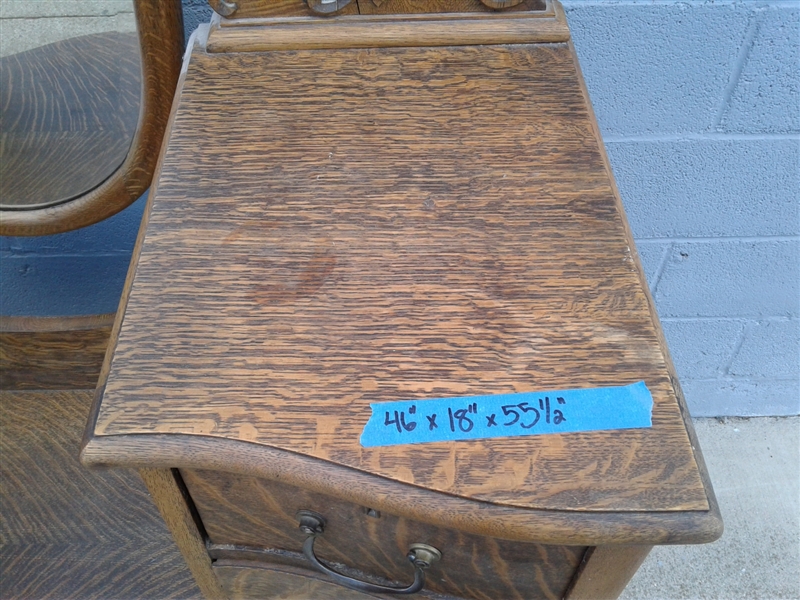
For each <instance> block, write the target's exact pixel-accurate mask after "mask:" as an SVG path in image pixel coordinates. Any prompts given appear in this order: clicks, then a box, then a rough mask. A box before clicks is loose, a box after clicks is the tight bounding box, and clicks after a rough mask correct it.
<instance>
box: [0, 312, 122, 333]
mask: <svg viewBox="0 0 800 600" xmlns="http://www.w3.org/2000/svg"><path fill="white" fill-rule="evenodd" d="M115 316H116V313H105V314H102V315H77V316H69V317H32V316H25V317H17V316H3V315H0V333H41V332H52V331H83V330H86V329H98V328H101V327H111V326H112V325H113V324H114V317H115Z"/></svg>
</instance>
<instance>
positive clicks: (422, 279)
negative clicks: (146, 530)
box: [82, 0, 722, 599]
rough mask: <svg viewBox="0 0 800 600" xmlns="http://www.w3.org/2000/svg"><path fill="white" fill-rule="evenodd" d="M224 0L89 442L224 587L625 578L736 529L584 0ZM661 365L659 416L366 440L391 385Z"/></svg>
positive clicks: (578, 376) (236, 591) (624, 374)
mask: <svg viewBox="0 0 800 600" xmlns="http://www.w3.org/2000/svg"><path fill="white" fill-rule="evenodd" d="M212 5H213V6H214V8H215V10H217V12H218V13H219V15H222V16H218V17H217V18H216V20H215V21H214V22H213V23H212V25H211V28H210V30H209V32H208V35H207V39H206V38H204V39H200V40H196V41H195V43H194V44H193V45H192V48H191V52H190V56H189V57H188V59H187V62H186V64H185V66H184V69H185V72H184V74H183V76H182V80H181V83H180V84H179V89H178V92H177V93H176V96H175V102H174V106H173V112H172V116H171V120H170V126H169V130H168V133H167V135H166V138H165V143H164V146H163V149H162V154H161V158H160V165H159V168H158V170H157V173H156V178H155V182H156V183H155V184H154V188H153V190H152V193H151V194H150V198H149V206H148V209H147V211H146V215H145V220H144V223H143V225H142V229H141V232H140V235H139V240H138V244H137V247H136V251H135V256H134V260H133V263H132V267H131V270H130V273H129V276H128V281H127V285H126V291H125V293H124V294H123V301H122V304H121V306H120V310H119V312H118V315H117V320H116V323H115V326H114V329H113V332H112V341H111V344H110V348H109V351H108V354H107V356H106V362H105V365H104V368H103V373H102V375H101V378H100V384H99V386H98V391H97V396H96V400H95V408H94V411H93V414H92V416H91V419H90V423H89V426H88V430H87V434H86V439H85V443H84V449H83V454H82V460H83V462H84V463H85V464H87V465H98V466H116V467H132V468H137V469H139V471H140V473H141V474H142V477H143V478H144V480H145V482H146V483H147V485H148V487H149V489H150V491H151V493H152V496H153V498H154V500H155V502H156V504H157V505H158V507H159V509H160V510H161V512H162V514H163V516H164V518H165V520H166V522H167V524H168V525H169V527H170V529H171V530H172V532H173V536H174V538H175V540H176V542H177V543H178V546H179V547H180V549H181V551H182V552H183V554H184V556H185V558H186V560H187V562H188V564H189V566H190V568H191V569H192V572H193V573H194V575H195V577H196V579H197V581H198V583H199V585H200V586H201V588H202V590H203V592H204V593H205V594H206V596H207V597H209V598H223V597H228V598H278V597H279V598H350V597H352V598H365V597H378V598H383V597H389V596H391V595H392V594H393V593H394V592H396V591H398V590H400V591H405V592H407V593H411V592H414V593H418V594H420V595H421V596H423V597H431V598H440V597H456V598H488V599H504V598H569V599H578V598H587V599H599V598H615V597H616V596H617V595H618V594H619V593H620V592H621V590H622V589H623V588H624V586H625V584H626V583H627V581H628V580H629V579H630V577H631V576H632V575H633V573H634V572H635V571H636V569H637V568H638V566H639V565H640V564H641V562H642V560H643V559H644V557H645V556H646V555H647V553H648V551H649V549H650V547H651V546H652V545H654V544H684V543H703V542H709V541H712V540H714V539H716V538H717V537H718V536H719V535H720V533H721V530H722V524H721V521H720V517H719V511H718V508H717V506H716V503H715V499H714V494H713V491H712V489H711V486H710V484H709V480H708V476H707V474H706V472H705V467H704V465H703V460H702V456H701V454H700V448H699V447H698V445H697V441H696V439H695V437H694V433H693V431H692V426H691V422H690V421H689V419H688V414H687V412H686V407H685V404H684V401H683V398H682V395H681V392H680V388H679V386H678V382H677V380H676V379H675V376H674V370H673V368H672V365H671V363H670V359H669V355H668V352H667V349H666V347H665V345H664V340H663V337H662V334H661V329H660V326H659V324H658V319H657V316H656V314H655V311H654V309H653V305H652V300H651V299H650V297H649V294H648V291H647V287H646V283H645V279H644V276H643V274H642V270H641V266H640V264H639V261H638V258H637V256H636V252H635V248H634V244H633V241H632V238H631V234H630V231H629V229H628V226H627V223H626V220H625V216H624V212H623V209H622V206H621V203H620V201H619V197H618V195H617V192H616V189H615V187H614V182H613V178H612V175H611V172H610V170H609V167H608V162H607V159H606V157H605V153H604V150H603V145H602V142H601V140H600V136H599V134H598V131H597V126H596V123H595V120H594V117H593V115H592V112H591V108H590V103H589V99H588V97H587V94H586V89H585V87H584V85H583V81H582V79H581V76H580V72H579V69H578V65H577V62H576V57H575V52H574V49H573V48H572V46H571V44H570V35H569V30H568V27H567V24H566V20H565V17H564V13H563V10H562V8H561V6H560V5H559V4H558V3H557V2H554V1H551V0H547V1H546V2H545V1H539V0H525V1H523V2H514V1H513V0H511V1H508V0H505V1H503V0H493V1H489V0H486V3H485V4H483V3H481V2H479V1H478V0H452V1H450V0H417V1H415V0H383V1H380V0H352V1H351V2H347V1H346V0H333V1H332V2H324V1H322V0H318V1H317V0H309V3H308V4H306V2H305V0H279V1H275V0H237V2H236V3H233V2H226V1H223V0H219V1H218V2H212ZM639 381H643V382H645V384H646V386H647V389H648V390H649V391H650V392H651V393H652V399H653V406H652V426H649V427H638V428H630V429H616V430H614V429H611V430H601V431H576V432H572V433H555V434H548V435H518V436H514V437H502V436H500V437H491V438H481V439H470V440H455V441H431V442H428V443H417V444H411V445H383V446H381V445H378V446H367V445H362V444H361V435H362V431H363V430H364V427H365V424H366V423H367V421H368V420H369V418H370V415H371V408H370V405H371V404H372V403H381V402H389V401H407V400H409V401H418V402H419V404H418V406H424V404H423V403H424V402H425V401H426V400H427V399H434V398H454V397H459V398H460V397H471V396H483V395H486V396H493V395H499V394H512V393H520V392H530V391H536V390H569V389H576V388H588V389H594V388H604V387H609V386H625V385H628V384H633V383H635V382H639ZM548 401H549V400H548ZM554 401H555V400H554ZM541 406H542V410H544V408H543V407H544V405H543V404H542V405H541ZM548 406H549V405H548ZM601 408H602V407H601ZM526 410H527V409H526ZM548 410H549V408H548ZM537 414H538V413H537ZM418 416H419V415H418ZM542 418H543V419H544V416H542ZM568 418H570V417H568ZM420 419H421V416H420ZM537 419H538V417H537ZM548 420H549V417H548ZM388 421H389V418H388V413H387V422H388ZM394 421H396V417H395V419H394V420H392V422H394ZM451 423H452V421H451ZM445 425H446V424H442V426H443V427H444V426H445ZM404 426H405V422H404ZM420 427H422V425H420ZM432 427H433V425H431V428H432ZM397 428H398V431H400V425H399V424H398V425H397ZM412 582H413V583H412ZM387 588H394V589H387ZM420 588H421V591H418V590H419V589H420Z"/></svg>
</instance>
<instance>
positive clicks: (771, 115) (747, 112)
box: [720, 4, 800, 133]
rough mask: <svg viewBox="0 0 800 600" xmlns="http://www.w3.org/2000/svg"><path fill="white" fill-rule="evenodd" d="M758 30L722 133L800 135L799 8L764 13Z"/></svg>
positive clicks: (724, 116) (757, 25)
mask: <svg viewBox="0 0 800 600" xmlns="http://www.w3.org/2000/svg"><path fill="white" fill-rule="evenodd" d="M753 27H755V28H756V31H757V33H756V35H755V38H754V40H753V44H752V47H751V48H750V51H749V53H748V55H747V63H746V64H745V65H744V66H743V68H742V71H741V75H740V76H739V78H738V81H737V84H736V87H735V89H734V90H733V93H732V95H731V98H730V102H729V104H728V106H727V108H726V110H725V111H724V113H723V114H722V119H721V123H720V129H721V130H723V131H731V132H742V133H797V132H800V100H799V98H800V77H799V76H798V71H799V70H800V8H798V4H795V5H794V6H791V5H789V6H777V7H770V8H768V9H765V10H761V11H759V13H758V14H757V15H756V21H755V23H754V24H753Z"/></svg>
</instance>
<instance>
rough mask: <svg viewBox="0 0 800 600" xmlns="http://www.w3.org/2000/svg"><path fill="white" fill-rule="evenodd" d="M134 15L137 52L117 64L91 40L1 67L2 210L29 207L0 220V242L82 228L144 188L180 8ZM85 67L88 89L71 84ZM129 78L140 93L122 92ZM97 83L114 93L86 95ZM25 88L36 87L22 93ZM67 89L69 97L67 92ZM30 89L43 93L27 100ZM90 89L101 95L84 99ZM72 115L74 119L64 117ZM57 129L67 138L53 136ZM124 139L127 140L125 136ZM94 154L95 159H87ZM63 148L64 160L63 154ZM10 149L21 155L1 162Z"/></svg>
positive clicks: (168, 90) (147, 3)
mask: <svg viewBox="0 0 800 600" xmlns="http://www.w3.org/2000/svg"><path fill="white" fill-rule="evenodd" d="M134 8H135V12H136V25H137V30H138V36H139V43H138V47H139V51H138V52H137V51H136V50H135V46H136V45H134V48H130V51H126V52H127V53H126V54H125V55H124V57H121V56H120V55H119V54H117V53H113V52H111V51H110V50H109V47H108V43H111V42H110V41H109V40H108V39H106V38H105V37H103V36H101V37H99V38H91V39H92V40H94V41H92V42H91V43H92V45H94V46H95V49H94V50H92V49H91V48H87V47H85V46H86V45H85V44H82V43H81V42H80V41H72V40H70V41H66V42H62V43H60V44H58V45H56V46H54V47H53V48H50V49H49V50H46V49H43V50H41V51H40V52H33V54H32V55H31V54H29V53H25V54H26V55H27V56H35V57H36V59H35V60H28V61H26V62H25V63H24V64H23V63H22V62H20V61H19V60H18V59H19V58H20V57H18V58H16V59H15V58H13V57H10V58H9V59H8V60H6V59H3V60H4V61H5V62H4V68H3V70H4V71H5V70H6V69H5V65H6V64H7V65H8V66H9V69H8V75H9V77H10V78H11V79H10V82H9V81H8V80H6V81H5V82H3V85H2V86H0V92H2V93H3V94H4V96H3V102H4V104H3V105H2V108H3V111H4V116H3V125H2V127H3V130H4V132H6V131H8V132H9V133H7V134H4V139H3V140H2V144H3V146H4V149H3V150H2V154H3V160H2V161H0V162H2V163H3V168H4V170H5V172H4V174H3V176H2V178H0V179H2V182H0V186H10V187H9V189H6V188H5V187H3V188H2V192H3V194H2V197H3V204H4V205H5V204H6V202H7V201H9V203H10V204H13V205H12V206H11V208H12V209H13V208H19V206H18V204H19V203H20V202H25V203H28V204H30V203H32V202H33V203H36V205H37V206H39V208H33V209H30V210H2V211H0V213H2V218H0V234H2V235H49V234H53V233H61V232H64V231H70V230H71V229H77V228H79V227H84V226H86V225H91V224H92V223H97V222H98V221H102V220H103V219H105V218H107V217H110V216H111V215H114V214H116V213H118V212H119V211H121V210H122V209H123V208H125V207H126V206H128V205H130V204H131V203H132V202H134V201H135V200H136V199H138V198H139V197H140V196H141V195H142V193H144V191H145V190H147V188H148V187H150V182H151V179H152V176H153V172H154V171H155V168H156V162H157V160H158V155H159V149H160V148H161V141H162V139H163V135H164V131H165V130H166V128H167V121H168V119H169V115H170V109H171V106H172V97H173V94H174V93H175V87H176V85H177V82H178V78H179V75H180V70H181V57H182V55H183V48H184V44H183V25H182V13H181V3H180V0H134ZM103 35H105V36H108V35H111V34H103ZM98 40H102V43H99V42H98ZM98 45H99V47H98ZM121 47H122V48H121V49H124V48H125V47H127V42H125V41H124V40H123V41H122V43H121ZM42 53H44V54H42ZM75 53H77V56H75V55H74V54H75ZM135 56H141V74H137V75H133V74H132V73H131V69H132V68H133V65H134V63H136V62H138V61H135V60H134V57H135ZM84 62H85V63H86V65H88V66H84ZM87 68H88V69H89V71H88V81H86V80H84V79H83V78H82V77H80V76H79V75H78V73H81V72H83V71H84V69H87ZM117 77H120V80H117ZM130 77H133V78H135V79H136V80H137V81H141V84H142V85H141V94H140V93H139V89H138V88H135V89H134V88H131V85H132V83H131V82H130V81H129V78H130ZM48 78H49V79H48ZM105 80H110V81H112V82H114V85H112V86H110V88H109V87H108V86H106V85H105V84H103V85H101V86H100V87H99V88H97V87H96V85H97V84H98V83H101V82H104V81H105ZM31 81H34V82H36V85H35V86H31V85H28V84H29V82H31ZM76 81H77V82H80V85H76V86H75V88H79V89H75V90H74V91H73V89H72V84H73V82H76ZM21 82H22V83H21ZM37 87H38V88H39V89H40V90H46V91H45V92H41V91H39V92H37V91H36V90H37ZM90 87H91V88H93V89H95V90H96V89H100V90H102V92H97V91H92V92H90V91H89V88H90ZM115 89H116V90H117V91H118V93H119V95H116V94H115V93H114V90H115ZM87 94H89V97H90V98H91V99H92V100H93V101H95V102H97V101H101V100H102V103H101V106H98V107H96V108H97V110H96V111H95V110H94V109H93V110H87V106H88V103H87V99H86V95H87ZM139 105H141V107H142V110H141V113H139V111H138V106H139ZM76 106H78V107H79V108H78V110H74V111H73V110H65V108H64V107H71V108H75V107H76ZM7 108H8V109H10V112H9V114H8V115H7V116H6V115H5V110H6V109H7ZM113 110H117V111H119V113H120V114H119V115H116V114H114V112H113ZM95 112H96V114H94V113H95ZM73 113H74V115H73ZM140 114H141V119H139V115H140ZM118 117H120V118H118ZM134 118H135V120H134V121H133V130H131V129H130V127H131V119H134ZM109 119H110V120H109ZM98 120H101V121H103V122H102V123H101V122H98ZM101 125H102V126H103V127H105V126H108V125H113V126H114V128H113V129H108V128H103V127H101ZM62 126H63V127H64V128H65V129H67V130H66V131H63V130H59V127H62ZM118 126H119V127H118ZM30 128H33V130H31V129H30ZM43 128H44V129H43ZM98 128H99V131H98ZM131 131H135V132H134V133H133V135H132V136H131ZM87 132H88V133H87ZM73 144H74V146H71V145H73ZM101 145H105V148H106V150H105V152H100V151H98V150H97V148H99V147H100V146H101ZM69 147H71V148H72V151H71V152H68V153H67V152H66V148H69ZM92 148H94V150H95V151H94V152H92V151H91V149H92ZM12 150H15V151H23V155H22V156H20V157H17V158H15V159H13V160H11V159H9V158H8V154H7V152H11V151H12ZM31 154H34V155H35V156H31ZM36 160H38V161H40V162H41V164H39V165H37V166H38V167H39V168H38V170H32V169H33V167H31V166H30V165H31V164H32V162H35V161H36ZM43 167H47V169H48V171H47V172H45V171H44V169H43ZM51 169H52V172H51V171H50V170H51ZM67 172H71V173H72V175H65V173H67ZM62 188H63V189H62ZM7 193H8V195H7ZM40 194H41V196H40ZM48 194H55V196H57V200H58V201H59V203H58V204H54V205H53V197H52V196H50V197H48V196H47V195H48ZM70 198H72V199H70ZM67 199H70V200H69V201H65V200H67ZM4 208H5V207H4Z"/></svg>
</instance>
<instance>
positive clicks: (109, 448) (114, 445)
mask: <svg viewBox="0 0 800 600" xmlns="http://www.w3.org/2000/svg"><path fill="white" fill-rule="evenodd" d="M81 462H83V464H84V465H87V466H92V467H108V466H116V467H126V468H143V467H150V468H179V469H180V468H192V469H210V470H218V471H227V472H231V473H241V474H244V475H250V476H253V477H262V478H265V479H279V480H280V481H282V482H284V483H287V484H290V485H295V486H298V487H301V488H304V489H309V490H312V491H316V492H319V493H323V494H328V495H330V496H333V497H336V498H341V499H343V500H347V501H350V502H354V503H357V504H360V505H362V506H370V507H374V508H375V509H377V510H385V511H386V512H387V513H391V514H394V515H397V516H403V517H408V518H410V519H414V520H417V521H421V522H424V523H436V524H438V525H440V526H444V527H450V528H453V529H458V530H462V531H467V532H470V533H475V534H478V535H487V536H490V537H497V538H501V539H508V540H518V541H526V542H540V543H545V544H563V545H580V546H590V545H595V544H648V545H650V544H698V543H706V542H711V541H714V540H715V539H717V538H718V537H719V536H720V535H721V533H722V520H721V518H720V515H719V512H718V511H715V510H711V511H677V512H671V511H663V512H634V511H631V512H604V511H559V510H543V509H529V508H518V507H513V506H505V505H501V504H492V503H489V502H479V501H474V500H468V499H465V498H460V497H457V496H451V495H448V494H444V493H440V492H433V491H430V490H427V489H424V488H420V487H417V486H414V485H410V484H404V483H400V482H397V481H392V480H388V479H386V478H383V477H379V476H376V475H371V474H368V473H364V472H362V471H358V470H356V469H352V468H349V467H343V466H341V465H336V464H333V463H330V462H327V461H323V460H319V459H315V458H309V457H306V456H302V455H299V454H295V453H292V452H288V451H285V450H280V449H277V448H273V447H270V446H264V445H262V444H254V443H250V442H242V441H234V440H229V439H224V438H215V437H211V436H202V435H188V434H174V433H170V434H134V435H114V436H90V437H89V438H88V439H87V440H86V442H85V443H84V446H83V449H82V452H81Z"/></svg>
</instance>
